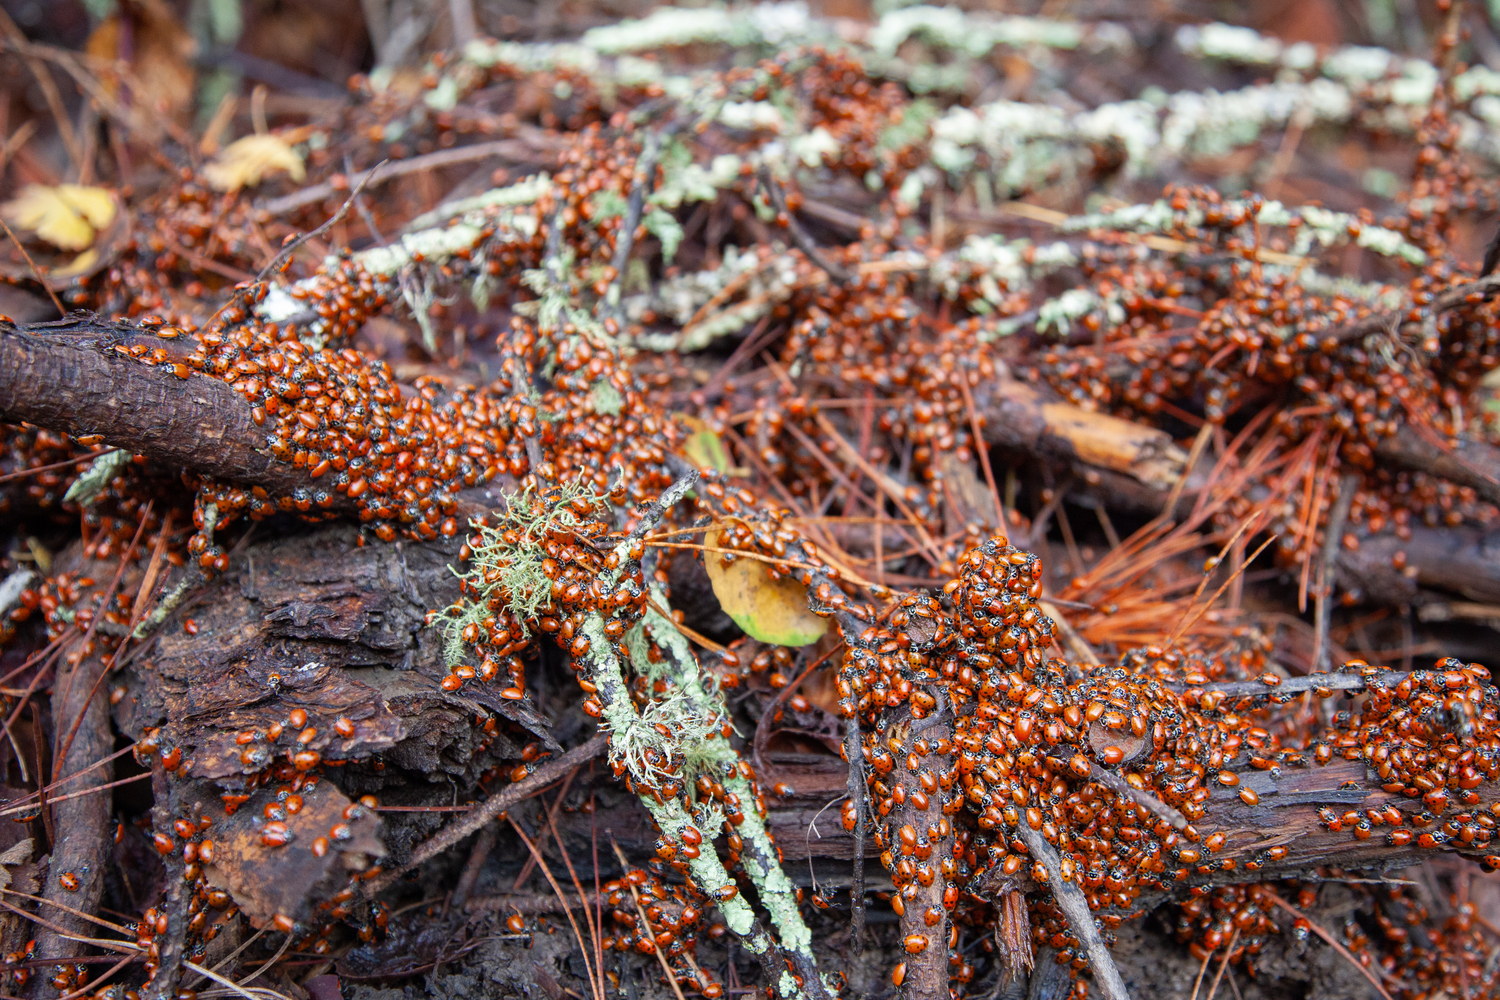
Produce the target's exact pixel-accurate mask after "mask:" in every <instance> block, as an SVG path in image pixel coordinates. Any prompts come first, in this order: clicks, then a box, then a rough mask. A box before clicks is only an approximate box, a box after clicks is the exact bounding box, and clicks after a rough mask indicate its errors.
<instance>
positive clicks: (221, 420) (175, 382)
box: [0, 319, 307, 494]
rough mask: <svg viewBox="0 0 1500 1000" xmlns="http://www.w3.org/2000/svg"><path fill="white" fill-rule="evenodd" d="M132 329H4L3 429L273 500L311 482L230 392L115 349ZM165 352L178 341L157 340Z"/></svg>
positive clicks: (0, 353)
mask: <svg viewBox="0 0 1500 1000" xmlns="http://www.w3.org/2000/svg"><path fill="white" fill-rule="evenodd" d="M142 335H143V331H142V330H140V329H138V328H137V327H135V326H132V325H130V324H128V323H108V322H99V321H94V320H88V319H82V320H80V319H71V320H63V321H59V322H57V323H46V324H39V325H36V326H30V327H16V326H12V325H10V324H8V323H0V420H4V421H7V422H9V423H23V422H24V423H32V424H36V425H38V426H41V427H46V428H49V429H51V430H54V431H61V432H64V433H66V434H70V435H72V436H74V437H83V436H85V435H89V434H102V435H104V440H105V443H107V444H111V445H114V446H115V447H117V448H122V449H124V450H126V451H129V452H133V453H136V454H141V455H145V456H147V457H148V458H150V459H152V460H154V461H156V462H159V463H161V464H163V465H165V466H168V467H170V468H173V469H174V470H175V469H182V470H186V471H189V472H193V473H196V474H198V475H205V476H213V477H214V478H216V479H222V480H225V481H227V482H239V483H256V484H259V485H261V486H264V487H265V488H266V489H267V490H268V491H270V492H272V493H273V494H277V493H281V494H285V493H290V492H291V491H292V490H294V489H296V488H297V487H299V486H305V485H307V480H306V475H305V474H304V473H303V472H301V471H300V470H298V469H294V468H293V467H292V466H291V465H290V464H288V463H285V462H281V461H278V460H277V459H276V458H275V457H274V456H272V455H271V453H270V452H269V451H268V450H266V449H265V446H264V443H265V433H264V432H263V431H262V430H261V429H260V428H259V427H257V426H256V425H255V422H254V421H253V420H252V419H251V418H250V404H249V403H248V402H247V401H246V400H245V397H244V396H242V395H240V394H239V393H238V392H236V391H235V390H234V389H232V388H230V386H229V385H228V383H226V382H222V381H220V380H219V379H216V378H213V377H211V376H208V375H203V374H201V373H198V372H192V373H191V374H189V375H188V377H187V378H178V377H177V376H176V375H174V374H173V373H172V366H171V364H165V365H157V366H150V365H146V364H143V363H142V362H140V361H136V360H135V359H133V358H131V357H130V356H129V355H127V354H124V353H122V352H120V351H117V350H115V348H116V347H117V346H123V345H126V344H129V343H138V342H141V340H142ZM154 343H155V346H163V347H167V348H168V349H169V350H170V349H173V348H176V350H178V351H181V348H180V347H176V345H175V344H174V343H173V342H172V341H155V342H154Z"/></svg>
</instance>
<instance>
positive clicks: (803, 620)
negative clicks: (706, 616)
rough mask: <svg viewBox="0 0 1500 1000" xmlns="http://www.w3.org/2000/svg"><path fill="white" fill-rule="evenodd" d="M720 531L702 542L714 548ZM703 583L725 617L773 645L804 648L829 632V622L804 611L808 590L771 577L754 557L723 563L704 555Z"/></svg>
mask: <svg viewBox="0 0 1500 1000" xmlns="http://www.w3.org/2000/svg"><path fill="white" fill-rule="evenodd" d="M719 534H720V533H719V530H718V529H717V528H716V529H714V530H712V531H709V532H708V533H707V534H706V535H705V536H704V539H703V542H704V544H705V545H707V546H708V547H710V548H713V547H715V546H717V545H718V543H719ZM703 556H704V559H703V563H704V566H705V567H707V569H708V580H709V582H710V583H711V584H712V585H713V588H714V595H715V596H716V597H718V599H719V606H720V607H722V608H723V609H724V613H725V614H727V615H729V617H730V618H733V619H734V622H735V624H736V625H738V626H739V627H740V628H742V629H744V630H745V632H746V634H748V635H750V636H752V637H754V638H756V639H759V640H760V641H761V642H770V643H774V644H776V645H778V646H807V645H811V644H812V643H814V642H817V641H818V639H819V638H821V637H822V635H823V633H824V632H827V631H828V619H826V618H819V617H818V616H817V615H815V614H813V613H812V612H811V611H809V610H807V588H806V587H804V586H802V584H801V583H799V582H797V581H796V580H794V579H792V578H791V577H787V576H781V577H779V578H777V579H775V580H773V579H771V574H770V567H769V565H768V564H766V563H764V562H761V561H760V560H759V559H746V558H738V559H736V560H735V561H734V562H732V563H730V564H729V565H727V566H726V565H725V564H724V558H723V556H722V555H721V554H720V553H718V552H705V553H703Z"/></svg>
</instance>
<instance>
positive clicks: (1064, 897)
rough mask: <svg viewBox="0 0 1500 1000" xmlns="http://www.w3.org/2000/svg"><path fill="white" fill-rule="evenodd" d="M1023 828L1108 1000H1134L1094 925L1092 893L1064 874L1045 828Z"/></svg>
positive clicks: (1027, 845) (1025, 838)
mask: <svg viewBox="0 0 1500 1000" xmlns="http://www.w3.org/2000/svg"><path fill="white" fill-rule="evenodd" d="M1019 828H1020V831H1021V839H1022V840H1024V841H1025V842H1026V850H1027V851H1028V852H1029V853H1030V854H1031V856H1032V857H1033V858H1035V859H1037V860H1038V861H1040V862H1041V863H1042V864H1043V865H1045V866H1046V867H1047V884H1048V885H1050V886H1051V887H1052V898H1053V900H1054V901H1055V902H1056V903H1057V908H1058V909H1059V910H1062V912H1063V916H1064V917H1066V918H1067V920H1068V926H1069V927H1071V928H1072V929H1073V934H1074V936H1075V937H1077V938H1078V940H1079V942H1080V943H1082V945H1083V950H1084V952H1085V953H1086V954H1087V955H1088V958H1089V968H1091V969H1093V970H1094V982H1095V983H1097V984H1098V985H1099V992H1100V993H1101V994H1102V995H1103V996H1104V998H1105V1000H1130V991H1129V990H1127V989H1126V988H1125V980H1124V979H1122V978H1121V977H1120V970H1119V969H1117V968H1115V960H1114V959H1113V958H1111V957H1110V954H1109V948H1108V947H1107V946H1105V944H1104V938H1102V937H1100V935H1099V928H1098V927H1096V926H1095V925H1094V914H1093V912H1092V911H1091V910H1090V909H1089V901H1088V897H1087V896H1085V895H1084V893H1083V890H1082V889H1080V888H1079V887H1078V886H1077V884H1075V883H1073V882H1070V881H1068V880H1067V879H1065V878H1063V876H1062V859H1061V858H1060V857H1058V855H1057V851H1055V850H1054V849H1053V847H1052V845H1051V844H1049V843H1047V841H1046V839H1045V838H1044V837H1043V836H1042V834H1041V831H1040V830H1037V829H1036V828H1035V827H1033V826H1032V825H1031V824H1030V823H1021V824H1019Z"/></svg>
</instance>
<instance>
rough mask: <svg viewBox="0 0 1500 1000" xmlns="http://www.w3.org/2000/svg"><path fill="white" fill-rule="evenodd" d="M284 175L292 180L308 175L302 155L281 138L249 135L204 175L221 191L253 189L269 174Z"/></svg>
mask: <svg viewBox="0 0 1500 1000" xmlns="http://www.w3.org/2000/svg"><path fill="white" fill-rule="evenodd" d="M283 171H284V172H285V173H288V174H290V175H291V178H292V180H294V181H300V180H301V179H302V178H303V177H305V176H307V172H306V171H305V170H303V169H302V157H301V155H300V154H299V153H298V152H297V151H296V150H295V149H293V148H292V147H291V146H290V145H288V144H287V142H286V140H285V139H283V138H282V137H281V136H279V135H247V136H245V137H244V138H243V139H236V140H235V141H234V142H231V143H230V144H229V145H228V146H225V147H224V150H223V152H221V153H220V154H219V156H218V159H216V160H214V162H212V163H210V164H209V165H208V166H206V167H204V168H203V176H204V178H205V179H206V180H207V181H208V183H209V184H210V185H211V186H212V187H213V188H214V189H215V190H218V191H238V190H239V189H240V188H242V187H254V186H255V185H257V184H259V183H260V182H261V179H262V178H264V177H265V176H266V175H267V174H274V173H280V172H283Z"/></svg>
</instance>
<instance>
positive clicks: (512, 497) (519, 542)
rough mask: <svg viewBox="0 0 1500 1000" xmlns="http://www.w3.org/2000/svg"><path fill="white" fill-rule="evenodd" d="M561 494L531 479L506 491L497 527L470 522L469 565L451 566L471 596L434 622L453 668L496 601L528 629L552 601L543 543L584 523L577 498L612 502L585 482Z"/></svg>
mask: <svg viewBox="0 0 1500 1000" xmlns="http://www.w3.org/2000/svg"><path fill="white" fill-rule="evenodd" d="M560 494H561V495H560V497H557V498H553V499H550V500H549V499H546V498H544V497H542V496H540V495H538V494H537V492H536V490H535V488H534V487H533V486H532V485H531V484H530V483H528V484H527V485H526V487H525V488H524V489H522V490H521V492H520V493H511V494H505V495H504V497H503V499H504V503H505V516H504V519H503V520H502V521H501V523H500V524H499V525H498V526H491V525H488V524H485V523H483V522H481V521H475V522H473V523H472V524H471V525H470V527H471V528H472V529H473V530H474V534H473V535H471V536H470V542H469V548H470V553H471V554H470V556H469V564H468V567H467V568H466V569H464V570H462V571H460V570H457V569H452V567H449V568H450V569H451V570H452V572H453V574H454V575H455V576H457V577H458V578H459V579H460V580H463V581H464V583H465V584H467V586H468V589H469V590H470V594H469V595H468V596H466V597H465V598H463V599H462V600H460V601H459V602H458V603H456V604H454V605H452V606H450V607H448V608H446V609H444V610H443V611H442V612H441V613H440V614H439V615H438V616H437V617H436V619H435V620H434V624H436V625H440V626H441V627H442V629H443V656H444V657H445V659H446V660H447V662H448V665H449V666H454V665H456V664H458V663H460V662H462V661H463V658H464V647H465V642H464V638H463V633H464V629H465V628H466V627H467V626H469V625H478V624H480V623H481V622H483V621H484V619H486V618H488V617H490V616H491V615H493V614H494V611H493V610H491V608H490V602H491V601H492V600H495V599H498V600H499V601H501V602H503V603H504V604H505V606H507V607H509V608H510V609H511V611H512V612H513V613H514V614H515V616H516V618H517V619H519V620H520V622H521V627H522V629H523V630H524V629H525V628H526V623H527V622H528V621H529V620H531V619H534V618H536V616H537V615H539V614H540V613H541V612H542V610H543V609H545V608H546V607H547V605H548V604H549V603H550V602H551V589H552V580H551V578H550V577H548V576H547V574H546V573H545V572H543V569H542V562H543V560H545V559H546V558H547V553H546V552H545V551H544V550H543V548H542V542H543V541H544V540H545V539H546V538H547V537H548V536H549V535H551V534H553V533H554V532H557V531H571V530H573V529H576V528H579V527H581V526H582V525H583V523H584V519H583V518H582V517H580V516H579V514H578V513H577V511H576V510H574V508H573V501H575V500H578V499H580V498H581V499H585V500H587V501H589V503H590V505H591V506H593V507H595V508H598V509H605V508H606V507H607V505H608V497H607V496H601V495H596V494H595V493H594V492H593V490H592V489H591V487H590V486H589V484H588V483H586V482H585V481H583V480H579V481H576V482H572V483H564V484H563V485H562V486H561V487H560Z"/></svg>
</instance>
